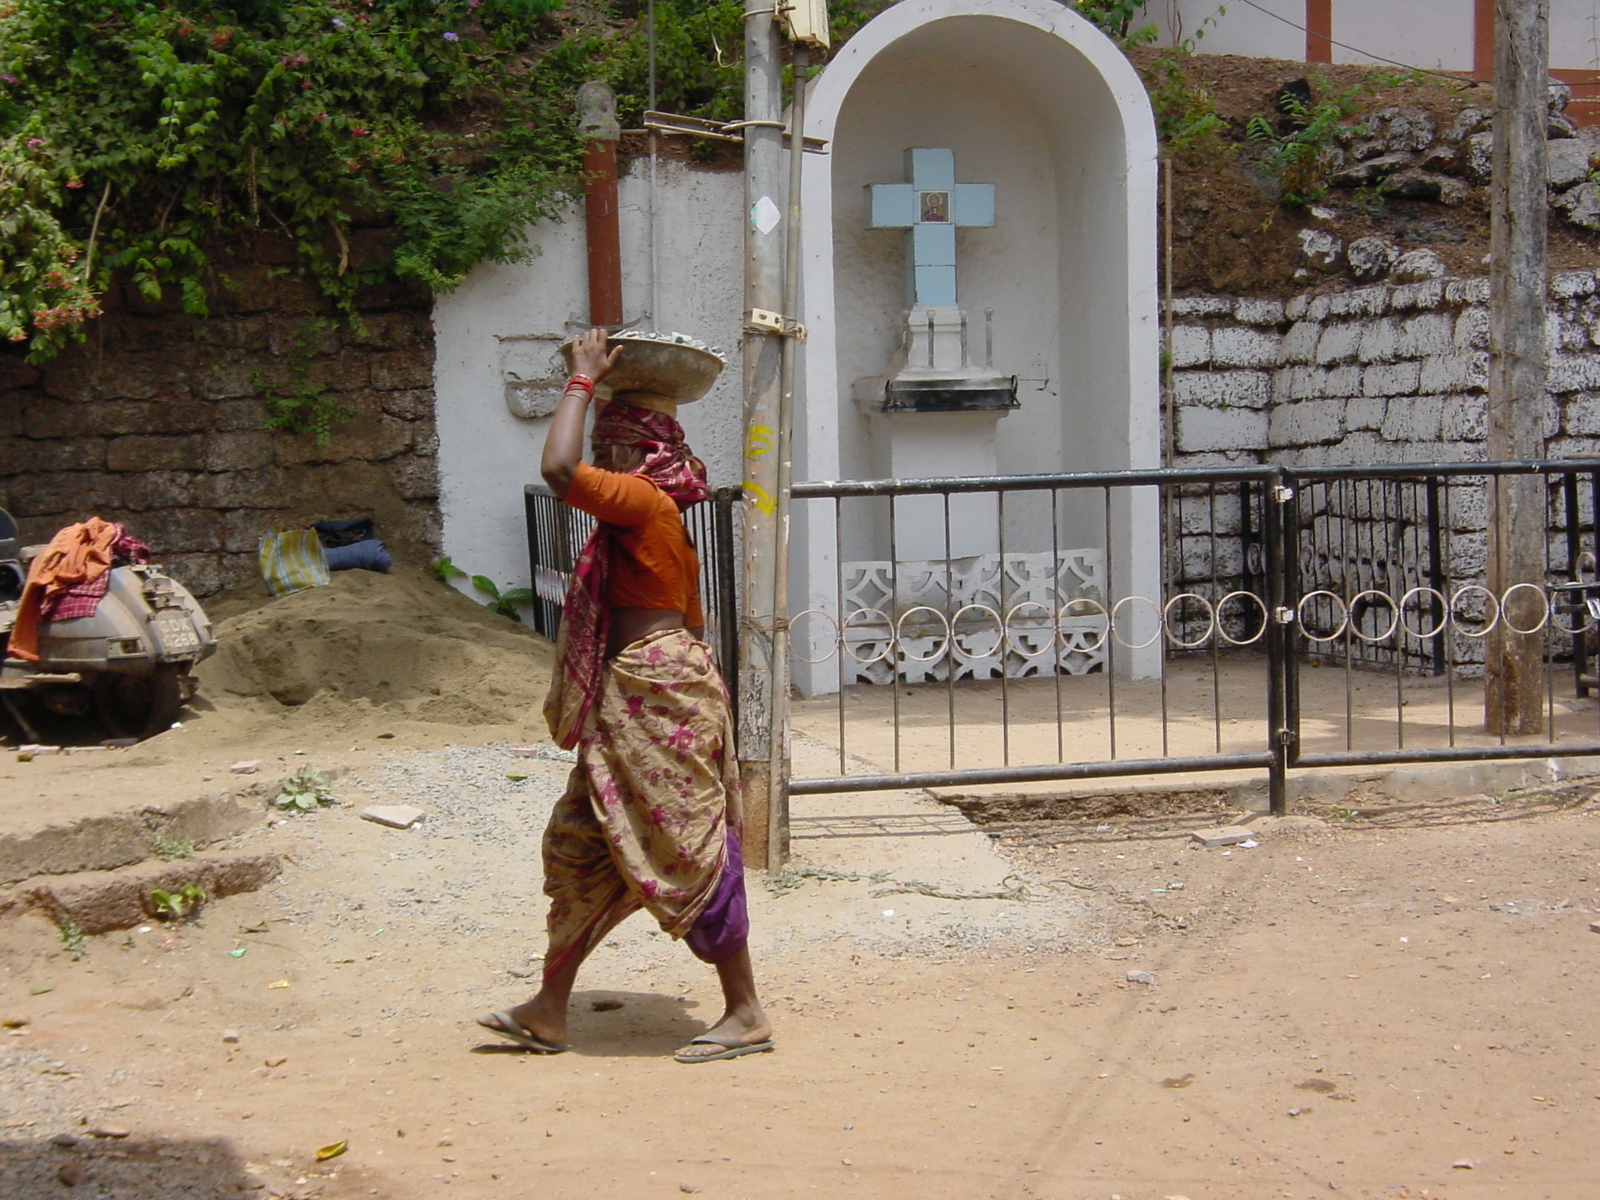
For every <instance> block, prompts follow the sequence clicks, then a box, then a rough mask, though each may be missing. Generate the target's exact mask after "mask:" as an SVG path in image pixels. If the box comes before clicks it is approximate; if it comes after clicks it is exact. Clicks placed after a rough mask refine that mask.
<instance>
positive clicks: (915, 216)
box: [867, 149, 994, 308]
mask: <svg viewBox="0 0 1600 1200" xmlns="http://www.w3.org/2000/svg"><path fill="white" fill-rule="evenodd" d="M906 174H907V175H908V176H910V178H911V182H910V183H874V184H869V185H868V187H867V193H868V203H867V208H868V212H869V214H870V215H869V217H868V221H867V224H868V226H869V227H871V228H873V229H904V230H906V232H907V237H908V240H909V242H910V245H909V246H908V250H909V255H910V263H909V265H910V268H911V271H910V275H911V303H912V305H913V306H914V307H917V308H932V307H938V306H943V305H954V304H955V302H956V229H957V227H959V226H974V225H976V226H988V225H993V224H994V184H992V183H957V182H956V155H955V151H954V150H924V149H914V150H907V151H906Z"/></svg>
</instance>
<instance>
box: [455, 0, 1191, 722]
mask: <svg viewBox="0 0 1600 1200" xmlns="http://www.w3.org/2000/svg"><path fill="white" fill-rule="evenodd" d="M807 131H808V133H810V134H811V135H813V136H815V137H820V138H823V139H824V140H826V141H827V142H828V144H829V147H828V153H827V154H826V155H808V156H807V160H806V164H805V176H804V193H805V231H804V243H805V273H804V277H803V291H804V319H805V321H806V324H807V325H808V326H809V329H810V339H809V341H808V342H807V343H806V345H805V349H804V354H803V360H802V364H801V376H802V383H801V391H800V396H799V399H798V401H797V410H796V440H795V458H794V478H795V479H796V480H805V479H840V478H854V479H861V478H874V477H883V476H885V475H891V474H892V475H895V476H897V477H902V478H904V477H913V476H927V475H964V476H971V475H990V474H1000V473H1004V474H1019V473H1037V472H1058V471H1101V470H1117V469H1122V468H1128V467H1139V466H1156V465H1159V457H1160V449H1159V436H1160V434H1159V429H1160V425H1159V416H1158V385H1157V365H1158V355H1157V346H1158V328H1157V319H1156V286H1155V285H1156V264H1155V157H1156V146H1155V135H1154V127H1153V121H1152V119H1151V115H1150V111H1149V104H1148V100H1147V98H1146V95H1145V92H1144V89H1143V87H1142V86H1141V84H1140V82H1139V79H1138V76H1137V74H1136V73H1135V72H1134V70H1133V69H1132V67H1131V65H1130V64H1129V63H1128V61H1127V59H1126V58H1125V57H1124V56H1123V55H1122V54H1121V53H1120V52H1118V51H1117V50H1116V48H1115V47H1114V46H1113V45H1112V44H1111V42H1110V41H1108V40H1107V39H1106V38H1105V37H1104V36H1103V35H1101V34H1100V33H1099V31H1098V30H1096V29H1095V28H1094V27H1093V26H1092V25H1090V23H1089V22H1087V21H1085V20H1084V19H1083V18H1081V17H1079V16H1077V15H1076V14H1074V13H1073V12H1071V11H1070V10H1068V9H1066V8H1065V7H1064V6H1062V5H1060V4H1058V3H1056V2H1055V0H993V2H990V3H986V4H984V5H983V6H982V7H981V9H975V8H974V6H973V5H972V4H971V3H970V0H902V2H901V3H900V4H897V5H895V6H894V7H892V8H891V9H889V10H887V11H886V12H885V13H883V14H881V15H880V16H879V17H878V18H876V19H875V20H874V21H872V22H871V23H870V24H869V25H867V26H866V27H865V28H863V29H862V30H860V31H859V32H858V33H857V34H856V35H855V36H854V37H853V38H852V39H851V40H850V42H849V43H848V44H846V46H845V47H843V49H842V50H841V52H840V53H839V54H838V55H836V56H835V58H834V59H833V61H832V62H830V64H829V65H828V67H827V68H826V69H825V70H824V71H823V72H822V73H821V74H820V76H819V77H818V78H817V79H815V80H814V81H813V83H812V88H811V95H810V100H809V109H808V130H807ZM917 147H937V148H940V149H942V150H946V151H950V152H953V154H954V161H955V164H956V178H957V179H958V180H959V181H961V182H969V181H970V182H979V183H982V184H986V185H992V187H993V195H994V206H995V215H994V220H993V223H992V225H989V226H986V227H971V228H959V229H956V230H954V235H955V240H954V242H953V253H954V256H955V257H956V259H957V261H958V263H959V266H958V267H957V272H958V278H959V282H960V305H959V309H951V310H950V311H951V312H959V313H964V314H965V318H966V321H967V325H968V337H969V341H970V342H971V343H972V353H973V354H976V353H977V351H976V343H977V340H978V339H979V338H983V339H984V342H985V349H984V353H985V355H989V354H990V351H989V349H988V341H989V330H990V329H992V360H993V366H994V369H995V370H996V371H997V372H1000V373H1003V374H1004V375H1005V376H1007V377H1009V376H1013V375H1014V376H1016V377H1017V379H1018V384H1017V397H1016V398H1017V406H1016V407H1015V408H1013V409H1011V410H1010V411H1004V412H997V411H989V412H915V413H903V414H897V415H893V416H887V415H884V414H883V413H881V412H879V411H877V409H878V408H879V407H880V406H879V405H876V404H875V403H874V402H873V401H874V400H875V399H876V398H879V397H881V395H882V393H883V383H884V380H885V379H886V378H887V377H888V376H890V375H892V374H893V373H894V370H895V366H894V363H895V360H896V355H897V353H900V354H901V356H902V358H903V356H904V351H903V350H902V349H901V346H902V342H903V340H905V339H907V337H908V303H909V302H908V299H907V295H906V292H905V278H906V265H905V261H906V260H905V256H906V254H907V238H906V234H905V233H904V232H903V231H900V230H895V229H883V228H871V227H869V221H868V212H867V207H866V203H865V196H866V190H865V189H866V188H867V187H868V186H869V185H872V184H888V183H897V182H901V181H903V180H904V179H905V176H904V174H903V171H904V162H905V159H906V152H907V151H908V150H910V149H913V148H917ZM777 199H779V200H781V197H779V198H777ZM743 203H744V198H743V180H742V177H741V175H740V174H738V173H727V172H723V173H718V172H703V171H693V170H688V169H685V168H683V167H681V166H678V165H676V164H663V165H662V167H661V168H660V171H659V176H658V179H657V182H656V184H655V186H654V187H652V185H651V173H650V169H649V165H648V163H643V162H640V163H636V164H635V165H634V167H633V169H632V170H631V171H630V172H629V173H628V175H627V176H626V178H625V179H624V180H623V182H622V197H621V226H622V245H623V262H624V270H623V304H624V309H625V312H626V315H627V316H628V318H629V320H630V322H632V323H637V324H640V325H643V326H646V327H653V328H657V329H661V330H680V331H683V332H686V333H690V334H693V335H695V336H697V337H701V338H704V339H706V340H708V341H712V342H714V343H716V344H719V345H721V346H723V347H725V348H727V349H728V350H729V352H730V353H729V358H730V363H729V369H728V370H727V371H726V372H725V373H724V375H723V377H722V379H721V380H720V381H719V383H718V385H717V387H716V388H715V389H714V390H713V391H712V393H711V394H710V395H709V396H708V397H707V398H706V399H705V400H703V401H700V402H697V403H695V404H692V405H688V406H685V407H684V408H683V409H682V410H681V413H680V416H681V418H682V420H683V422H684V425H685V428H686V431H687V433H688V436H689V438H690V441H691V443H692V444H693V445H694V446H695V447H696V449H697V450H698V451H699V452H700V453H701V455H702V456H703V457H704V458H705V460H706V462H707V464H708V466H709V468H710V471H711V474H712V478H713V482H714V483H718V484H723V483H735V482H738V481H739V479H740V478H741V476H742V461H741V449H742V446H743V441H744V439H743V418H742V409H741V404H740V397H739V380H740V374H741V367H740V363H739V359H738V353H737V351H738V342H739V335H740V325H741V313H742V254H743V225H744V221H743V219H742V211H741V210H742V208H743ZM933 211H934V212H935V214H937V209H935V210H933ZM652 239H654V245H652ZM532 242H533V245H534V246H535V247H536V249H537V254H536V256H535V257H534V258H533V259H531V260H530V261H528V262H525V263H520V264H512V265H496V264H486V265H484V266H481V267H480V268H479V269H478V270H476V271H475V272H474V273H473V274H472V275H471V276H470V277H469V278H468V279H467V280H466V281H465V282H464V283H463V284H462V285H461V287H459V288H458V289H457V290H456V291H455V292H453V293H451V294H450V295H448V296H444V297H441V299H440V300H439V302H438V305H437V307H436V310H435V326H436V337H437V367H436V392H437V402H438V428H439V441H440V449H439V462H440V474H441V481H442V490H441V508H442V512H443V519H444V533H443V543H444V552H445V553H446V554H448V555H449V556H450V557H451V558H452V559H453V560H454V561H455V563H456V564H457V565H459V566H461V567H463V568H465V569H466V570H468V571H469V572H473V573H482V574H487V575H489V576H491V577H492V578H493V579H495V580H496V581H497V582H525V581H526V580H527V578H528V573H529V570H528V562H527V542H526V534H525V529H524V519H523V502H522V489H523V486H524V485H525V484H527V483H530V482H536V481H537V478H538V475H537V462H538V457H539V450H540V447H541V446H542V443H543V438H544V434H545V431H546V429H547V427H548V418H547V417H544V416H538V415H534V414H536V413H538V412H539V411H541V409H540V407H539V403H538V402H539V401H540V399H541V398H542V399H543V403H544V406H545V407H544V408H543V410H542V411H545V412H548V408H549V405H550V402H551V400H552V399H553V397H554V395H555V394H557V393H558V390H559V387H560V383H561V371H560V368H559V366H558V365H557V364H555V363H554V362H553V361H552V354H553V352H554V350H555V347H556V346H557V345H558V344H559V343H560V341H561V340H563V339H564V338H565V337H566V336H568V335H569V334H570V333H571V331H573V330H574V329H576V328H578V327H580V325H581V322H582V320H583V318H584V315H585V312H586V309H587V280H586V270H587V268H586V262H585V254H584V227H583V222H582V220H581V219H580V218H579V216H578V214H577V213H576V212H574V213H573V214H572V216H571V217H570V218H568V219H565V220H560V221H549V222H545V223H543V224H541V225H540V226H539V227H538V228H536V229H535V230H534V231H533V235H532ZM653 270H654V278H652V271H653ZM986 313H987V314H992V321H991V320H989V319H986V318H985V314H986ZM919 320H920V318H919V317H918V316H917V315H916V314H912V316H911V318H910V324H911V326H912V327H913V333H914V328H915V327H916V326H917V324H918V322H919ZM952 328H953V326H952ZM961 357H962V355H961V354H960V353H959V352H957V353H956V358H957V359H958V360H959V359H960V358H961ZM530 400H532V401H534V405H533V407H532V408H530V407H529V406H528V405H529V401H530ZM927 503H929V502H924V505H926V504H927ZM1154 504H1155V497H1154V493H1153V492H1151V494H1149V495H1148V496H1128V495H1119V496H1117V498H1116V499H1115V501H1114V502H1113V503H1112V505H1111V511H1110V512H1109V513H1108V512H1107V511H1106V510H1105V507H1104V505H1103V502H1102V500H1101V496H1100V494H1099V493H1098V492H1095V493H1083V494H1081V495H1074V496H1066V497H1064V498H1063V500H1062V501H1061V503H1060V505H1059V506H1058V509H1057V511H1056V512H1055V513H1054V514H1052V513H1051V511H1050V507H1049V505H1048V503H1045V504H1039V503H1033V504H1031V505H1030V504H1029V503H1025V502H1022V501H1020V500H1019V501H1017V502H1016V503H1013V504H1011V505H1010V506H1009V507H1008V508H1007V510H1006V515H1005V520H1004V522H1001V523H999V524H997V516H998V513H997V508H996V505H995V503H994V502H993V500H992V499H990V500H989V501H987V502H985V503H980V504H977V505H972V504H968V505H967V506H966V507H965V508H964V507H963V506H962V504H961V503H959V502H957V503H955V504H953V505H952V526H951V528H952V537H953V541H954V543H955V544H954V545H953V546H952V548H951V549H950V550H948V551H941V550H940V549H939V545H940V543H941V542H942V540H943V539H942V536H936V535H931V534H928V532H927V529H926V525H927V522H926V521H923V520H907V521H906V522H905V532H904V533H903V535H902V536H903V537H904V539H905V541H904V542H903V543H902V544H901V545H899V546H897V547H896V549H895V554H894V557H895V558H896V559H897V560H902V561H906V562H907V564H908V566H917V565H919V564H920V566H921V567H923V568H927V569H932V568H930V566H929V564H930V563H937V564H940V565H943V566H950V565H951V564H952V563H954V561H955V560H954V559H949V558H945V557H943V555H944V554H950V555H955V556H958V557H959V558H960V560H961V562H960V566H959V569H960V570H962V571H966V572H969V573H972V572H976V573H978V574H981V573H982V571H984V570H988V571H989V572H990V574H994V575H998V576H1000V577H1002V582H1001V583H1000V585H999V587H1000V591H999V593H998V595H999V597H1000V598H998V599H996V600H995V601H994V602H995V603H996V604H1001V605H1004V604H1009V603H1014V602H1015V600H1016V597H1017V595H1021V594H1022V593H1012V592H1010V591H1009V587H1010V585H1009V584H1006V583H1005V582H1004V577H1006V576H1007V574H1008V572H1009V573H1012V574H1014V573H1015V572H1016V571H1019V570H1022V571H1028V570H1034V571H1037V570H1040V569H1042V570H1044V572H1045V573H1046V575H1047V576H1048V575H1049V574H1050V572H1052V571H1055V570H1057V569H1058V568H1059V569H1060V570H1063V571H1066V570H1069V569H1070V570H1071V571H1077V572H1080V573H1081V572H1083V571H1089V573H1090V574H1091V575H1092V573H1093V571H1094V570H1099V571H1100V572H1101V575H1100V576H1097V577H1094V578H1093V579H1092V580H1091V583H1092V586H1091V587H1090V592H1091V593H1092V594H1094V595H1096V596H1098V597H1099V598H1100V599H1101V600H1103V601H1104V602H1105V603H1106V604H1109V603H1110V602H1111V600H1112V599H1113V598H1115V597H1120V596H1124V595H1143V596H1147V597H1151V596H1155V595H1156V594H1157V592H1158V590H1159V588H1158V564H1159V546H1158V541H1157V537H1156V528H1157V522H1156V519H1155V508H1154ZM825 507H826V506H822V505H816V504H813V505H810V506H807V505H806V504H797V505H796V509H795V514H794V524H793V529H792V536H791V543H790V544H791V552H792V564H793V565H792V568H791V571H792V580H793V591H792V595H791V610H792V611H799V610H801V609H804V608H822V609H832V610H834V611H833V614H832V615H833V618H834V619H838V617H839V616H840V613H839V612H838V611H837V610H838V609H839V606H840V600H839V598H838V597H837V596H836V595H835V590H836V587H835V585H836V583H837V579H838V571H839V567H840V563H839V555H838V553H836V547H837V548H840V549H842V551H843V556H844V559H845V560H846V564H847V565H848V564H851V563H854V564H856V565H857V567H860V568H861V569H862V570H869V569H870V565H871V564H872V563H874V562H881V561H882V560H884V559H886V558H888V557H890V547H889V544H888V540H887V532H886V528H885V526H886V521H885V518H884V515H883V514H884V512H886V509H885V508H884V507H882V506H880V508H879V511H878V512H877V514H876V515H874V516H872V517H871V518H869V519H866V520H862V521H859V522H857V521H849V520H847V521H846V523H845V524H844V527H843V528H842V529H838V528H836V527H835V524H834V522H833V518H832V515H831V510H827V511H824V509H825ZM913 507H914V506H913ZM1147 510H1148V511H1147ZM905 511H907V512H909V511H910V510H909V509H908V510H905ZM925 515H926V514H925ZM919 527H921V531H922V534H923V536H922V540H921V541H920V542H918V541H917V539H916V537H914V536H912V531H913V530H916V529H918V528H919ZM1108 536H1109V543H1108ZM1041 555H1044V556H1049V555H1055V556H1056V557H1055V558H1053V559H1051V563H1050V564H1047V565H1046V566H1045V567H1043V568H1040V567H1039V564H1038V563H1037V562H1035V561H1034V559H1037V558H1038V557H1039V556H1041ZM985 556H987V560H993V561H992V562H987V563H986V557H985ZM1019 556H1020V557H1019ZM1029 556H1032V557H1031V558H1030V557H1029ZM1002 559H1004V561H1003V562H1002ZM1024 559H1026V560H1027V561H1023V560H1024ZM1014 560H1015V561H1014ZM862 564H866V566H865V567H862V566H861V565H862ZM974 564H976V565H974ZM1085 564H1090V566H1087V567H1086V566H1085ZM1094 564H1098V566H1094ZM969 582H970V581H969ZM973 586H977V585H976V584H974V585H973ZM914 599H915V598H914V597H908V596H900V597H895V598H893V601H892V603H893V604H896V605H898V606H899V607H900V608H904V607H905V606H906V605H907V604H909V603H911V602H912V601H913V600H914ZM1147 607H1148V606H1139V605H1136V606H1135V607H1134V608H1132V609H1129V610H1127V611H1125V612H1124V613H1123V614H1122V615H1121V616H1120V617H1119V620H1120V621H1121V623H1122V628H1123V632H1124V635H1125V637H1126V638H1127V640H1129V641H1142V640H1144V635H1143V632H1142V631H1143V627H1144V626H1145V625H1146V624H1149V617H1150V612H1149V611H1146V608H1147ZM1152 611H1153V610H1152ZM846 612H847V613H848V605H846ZM813 635H814V636H815V637H820V638H825V637H826V636H827V635H826V634H825V633H824V631H822V630H821V628H820V627H817V628H814V629H813ZM799 636H800V635H798V634H797V637H799ZM981 640H982V639H981V638H980V639H979V641H980V642H981ZM1157 650H1158V648H1156V647H1154V646H1149V647H1144V648H1142V649H1140V650H1137V651H1119V654H1118V657H1117V658H1116V659H1115V661H1114V663H1113V665H1114V666H1116V667H1117V668H1118V669H1119V671H1123V672H1129V673H1133V674H1136V675H1148V674H1151V673H1153V672H1154V671H1156V670H1158V669H1159V654H1158V652H1157ZM970 665H971V664H970V663H969V664H968V666H969V667H970ZM1036 666H1037V664H1034V665H1033V666H1030V667H1029V669H1035V667H1036ZM1079 669H1081V663H1080V664H1079ZM839 678H840V672H839V666H838V663H837V661H834V662H833V663H832V664H831V665H820V666H818V667H815V668H808V667H805V666H803V665H802V667H801V669H800V670H799V671H797V680H796V681H797V683H799V684H800V685H801V686H802V687H804V688H806V689H807V690H811V691H817V690H824V691H825V690H831V689H832V688H833V687H836V686H837V685H838V682H839Z"/></svg>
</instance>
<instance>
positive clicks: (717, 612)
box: [522, 483, 741, 716]
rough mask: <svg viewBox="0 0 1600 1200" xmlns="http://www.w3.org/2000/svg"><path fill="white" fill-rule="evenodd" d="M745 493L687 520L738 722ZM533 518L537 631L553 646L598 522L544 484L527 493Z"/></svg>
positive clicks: (711, 633) (716, 497) (727, 491)
mask: <svg viewBox="0 0 1600 1200" xmlns="http://www.w3.org/2000/svg"><path fill="white" fill-rule="evenodd" d="M740 491H741V489H739V488H737V487H724V488H716V489H715V490H713V491H712V493H711V497H710V499H709V500H707V502H706V503H704V504H697V505H695V506H694V507H693V508H691V509H690V510H689V511H688V512H686V513H685V514H684V525H685V526H686V527H687V528H688V530H689V539H690V541H692V542H693V543H694V545H695V550H696V551H697V553H698V554H699V557H700V598H701V603H702V605H703V606H704V608H705V613H706V641H707V642H708V643H709V644H710V645H711V648H712V649H713V650H714V651H715V652H716V656H717V666H718V668H719V669H720V670H721V671H722V675H723V678H724V679H726V680H727V682H728V690H729V694H730V696H731V697H732V699H733V704H734V712H735V715H736V716H737V713H738V704H739V697H738V695H737V690H736V689H737V688H738V681H739V672H738V658H739V602H738V599H737V587H738V581H739V554H738V539H739V520H738V516H737V513H736V512H735V505H736V504H737V503H738V500H739V495H740ZM522 498H523V507H524V510H525V512H526V516H527V527H528V561H529V566H530V568H531V574H532V578H533V594H534V603H533V613H532V622H531V623H532V625H533V627H534V629H536V630H537V631H538V632H540V633H542V634H544V635H545V637H547V638H551V639H552V640H553V639H554V638H555V636H556V634H557V633H558V632H559V631H560V628H561V606H562V602H563V601H564V600H565V598H566V595H567V585H568V584H569V583H571V582H572V569H573V567H574V565H575V564H576V563H577V559H578V552H579V551H580V550H582V549H583V544H584V542H585V541H587V540H588V538H589V534H590V533H592V532H593V531H594V524H595V522H594V518H593V517H591V516H589V515H588V514H587V513H581V512H579V511H578V510H577V509H575V508H571V507H569V506H567V505H565V504H563V503H561V501H559V500H557V499H556V498H555V496H554V494H553V493H552V492H551V491H550V489H549V488H547V487H545V486H544V485H543V484H542V483H530V484H528V485H526V486H525V487H524V488H523V489H522Z"/></svg>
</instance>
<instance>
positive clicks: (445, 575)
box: [428, 554, 466, 583]
mask: <svg viewBox="0 0 1600 1200" xmlns="http://www.w3.org/2000/svg"><path fill="white" fill-rule="evenodd" d="M428 570H430V571H432V572H433V575H434V578H435V579H437V580H438V581H439V582H440V583H449V582H450V581H451V580H452V579H455V578H456V577H457V576H460V575H465V574H466V572H465V571H463V570H462V569H461V568H460V567H458V566H456V565H455V563H453V562H451V561H450V556H449V555H448V554H446V555H443V556H442V557H440V558H436V559H434V560H433V561H432V562H430V563H429V564H428Z"/></svg>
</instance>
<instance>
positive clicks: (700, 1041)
mask: <svg viewBox="0 0 1600 1200" xmlns="http://www.w3.org/2000/svg"><path fill="white" fill-rule="evenodd" d="M689 1045H691V1046H721V1047H722V1051H721V1053H719V1054H688V1055H686V1054H684V1053H683V1052H682V1051H681V1050H680V1051H679V1052H678V1053H676V1054H674V1055H673V1056H672V1057H673V1058H674V1059H675V1060H676V1061H678V1062H681V1063H706V1062H717V1061H718V1060H719V1059H724V1058H738V1057H739V1056H740V1055H742V1054H763V1053H765V1052H766V1051H768V1050H771V1049H772V1048H773V1047H772V1039H771V1038H768V1039H767V1040H766V1041H764V1042H741V1041H738V1040H736V1039H734V1038H726V1037H718V1036H717V1035H716V1034H712V1033H702V1034H701V1035H700V1036H699V1037H697V1038H694V1039H692V1040H691V1041H690V1042H689Z"/></svg>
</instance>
